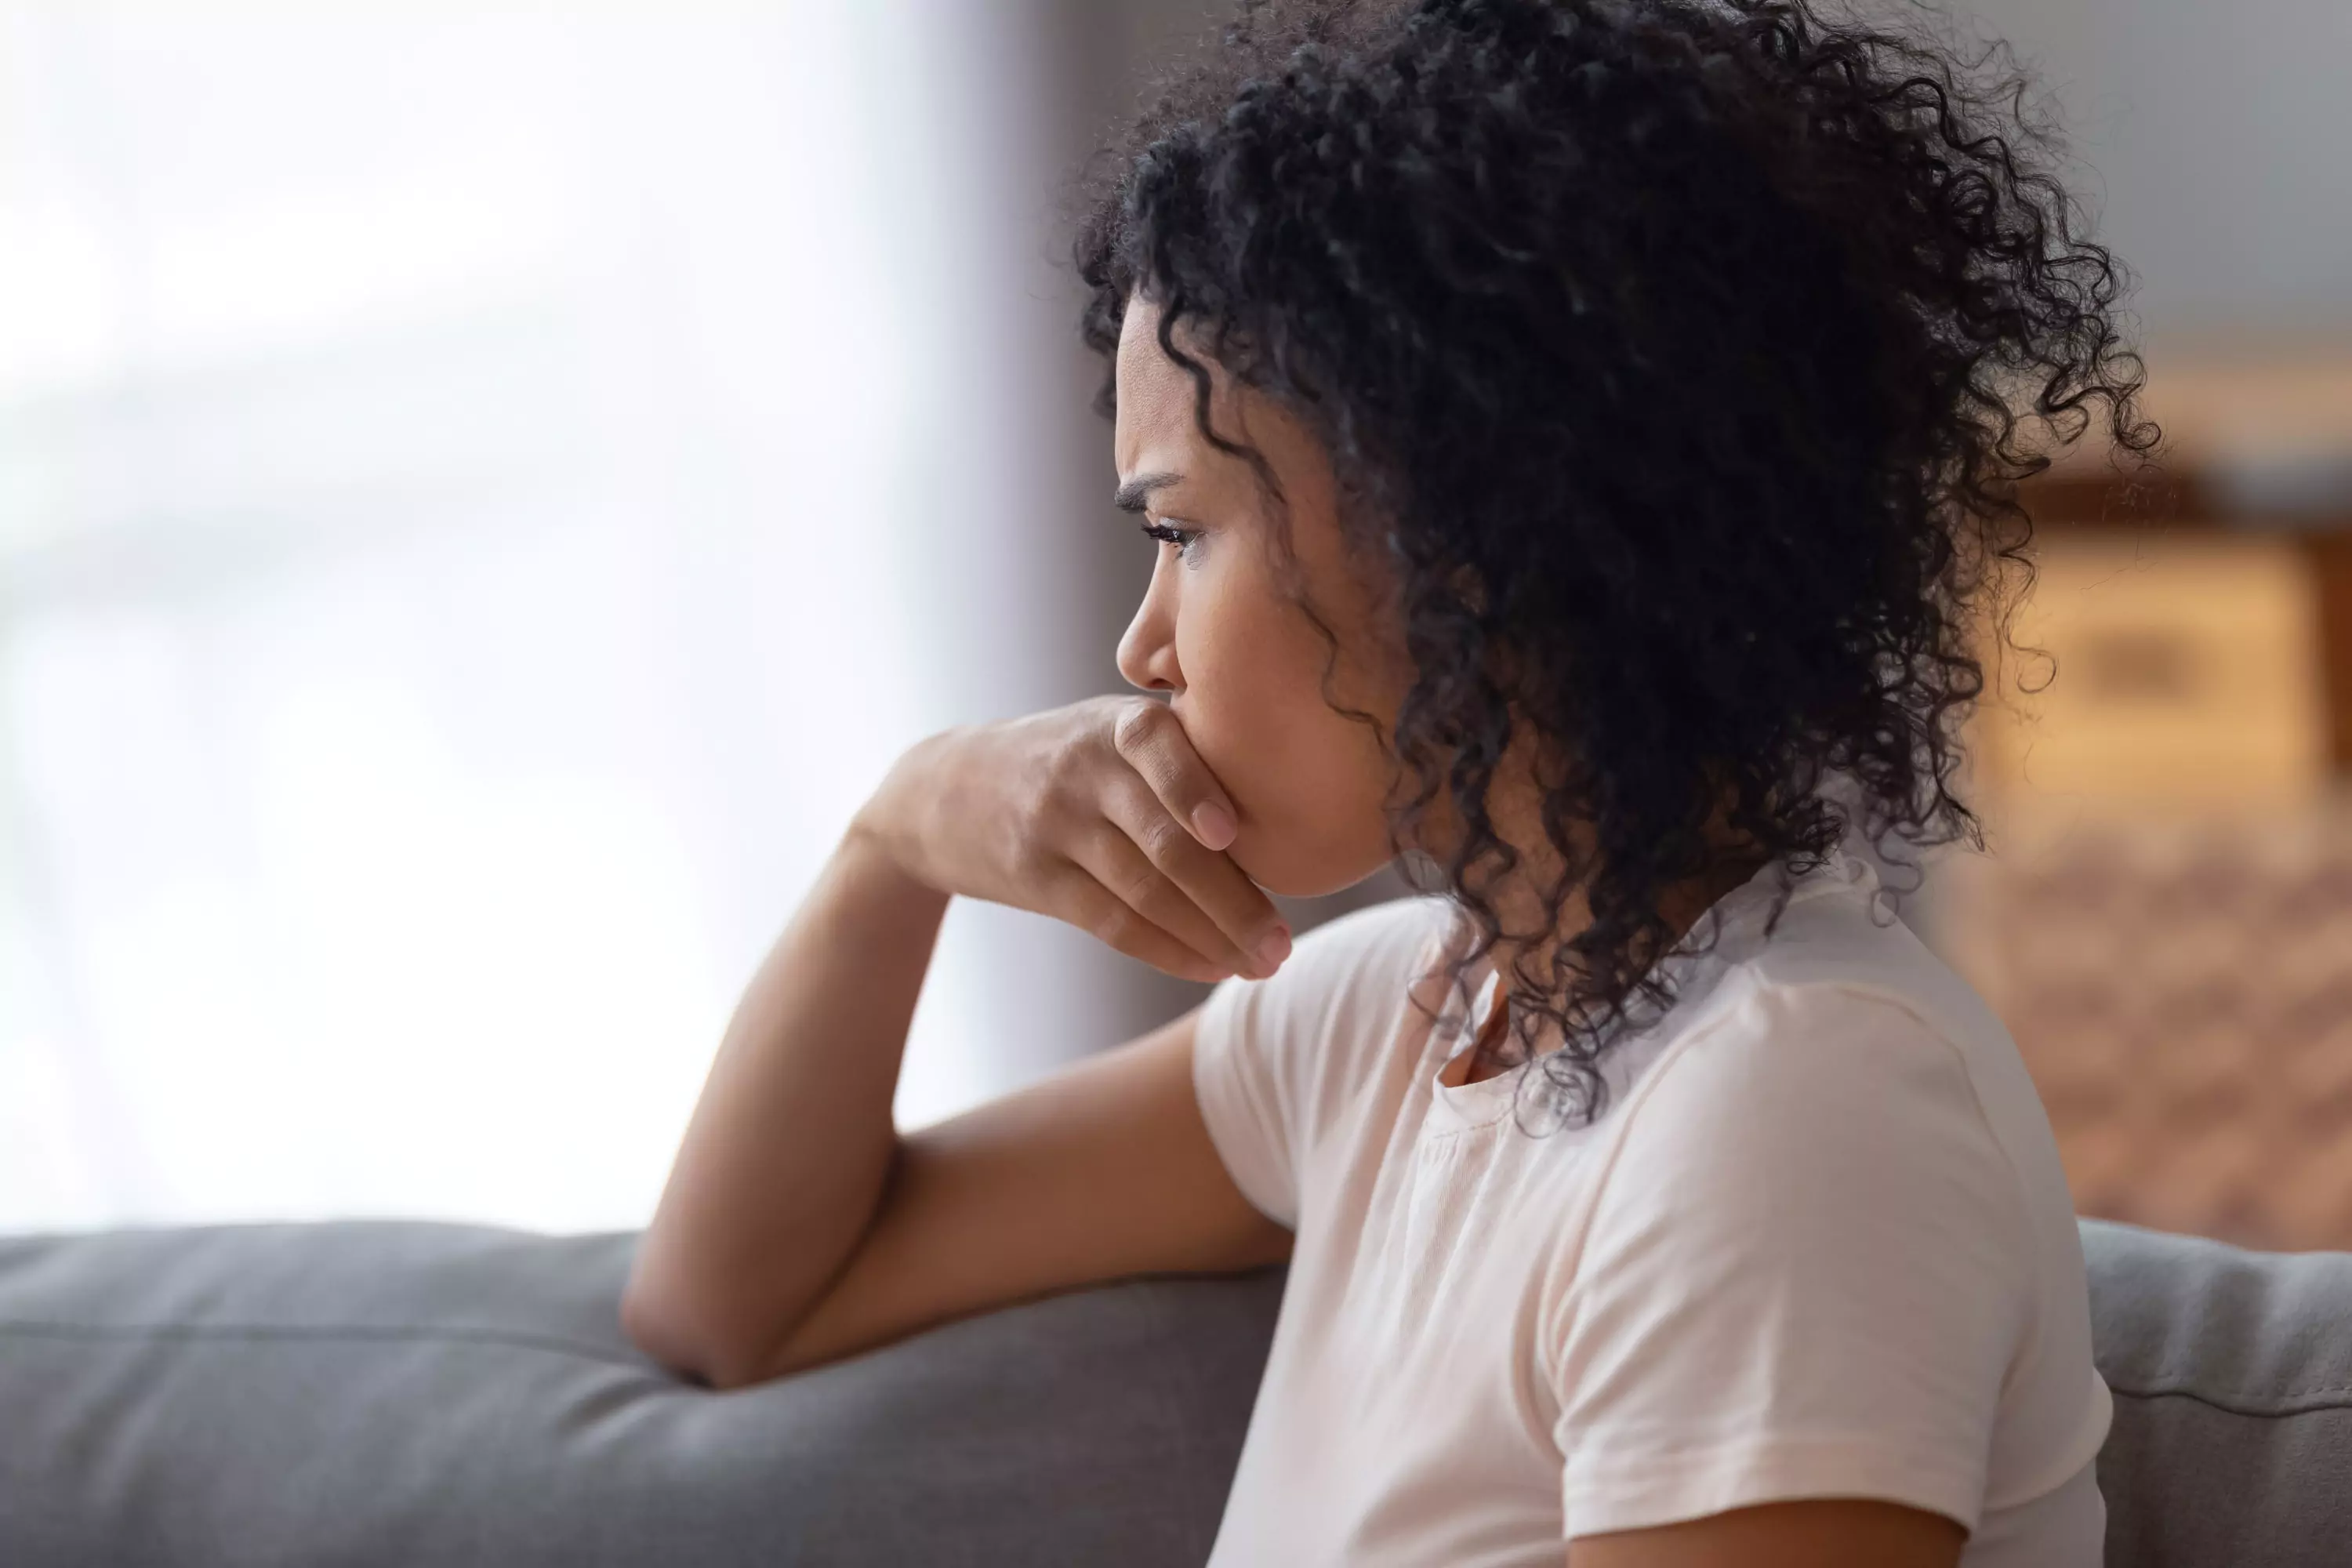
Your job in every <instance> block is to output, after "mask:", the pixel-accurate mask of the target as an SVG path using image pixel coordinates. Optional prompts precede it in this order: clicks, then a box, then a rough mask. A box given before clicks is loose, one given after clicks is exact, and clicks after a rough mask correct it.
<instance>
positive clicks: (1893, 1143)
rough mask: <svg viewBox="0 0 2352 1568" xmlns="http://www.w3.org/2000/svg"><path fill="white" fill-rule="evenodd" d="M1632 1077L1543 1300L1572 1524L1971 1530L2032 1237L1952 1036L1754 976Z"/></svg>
mask: <svg viewBox="0 0 2352 1568" xmlns="http://www.w3.org/2000/svg"><path fill="white" fill-rule="evenodd" d="M1640 1088H1641V1089H1642V1090H1643V1092H1640V1093H1638V1094H1636V1095H1634V1096H1633V1097H1632V1098H1631V1099H1629V1101H1628V1103H1627V1117H1628V1120H1627V1122H1626V1124H1625V1126H1624V1129H1623V1131H1622V1134H1621V1139H1620V1142H1618V1144H1617V1146H1616V1149H1615V1152H1614V1156H1613V1158H1612V1160H1611V1161H1610V1163H1609V1164H1608V1166H1607V1168H1606V1170H1605V1171H1604V1173H1603V1174H1602V1177H1601V1183H1602V1185H1601V1191H1600V1195H1599V1197H1598V1198H1597V1200H1596V1202H1595V1205H1594V1207H1593V1209H1592V1212H1591V1221H1590V1225H1589V1228H1588V1229H1587V1231H1586V1233H1585V1237H1584V1241H1583V1245H1582V1247H1581V1248H1580V1251H1579V1253H1578V1254H1577V1256H1576V1257H1575V1258H1574V1261H1573V1267H1572V1270H1571V1271H1570V1282H1569V1283H1568V1284H1567V1285H1566V1287H1565V1288H1563V1289H1561V1290H1560V1291H1559V1293H1558V1294H1557V1296H1556V1298H1555V1299H1554V1300H1551V1301H1550V1302H1549V1303H1548V1314H1547V1319H1546V1323H1547V1329H1546V1333H1545V1341H1544V1342H1545V1344H1546V1346H1547V1349H1548V1351H1549V1355H1548V1358H1547V1359H1548V1365H1547V1367H1546V1370H1545V1375H1546V1376H1547V1377H1549V1379H1550V1381H1551V1384H1552V1387H1553V1389H1554V1392H1555V1393H1556V1394H1558V1396H1559V1418H1558V1426H1557V1428H1556V1430H1555V1433H1554V1436H1555V1437H1556V1439H1557V1441H1558V1443H1559V1450H1560V1453H1561V1455H1562V1458H1563V1470H1562V1475H1561V1483H1560V1484H1561V1502H1562V1509H1563V1512H1564V1515H1565V1518H1566V1521H1567V1525H1568V1531H1569V1534H1570V1536H1571V1537H1573V1536H1576V1535H1584V1534H1595V1533H1600V1532H1602V1531H1616V1530H1633V1529H1641V1528H1644V1527H1648V1526H1652V1525H1659V1524H1667V1523H1672V1522H1674V1521H1679V1520H1685V1519H1696V1518H1699V1517H1702V1516H1704V1515H1707V1514H1711V1513H1719V1512H1722V1511H1725V1510H1729V1509H1734V1508H1741V1507H1746V1506H1748V1505H1751V1504H1757V1503H1763V1502H1770V1501H1776V1500H1789V1499H1796V1498H1807V1497H1853V1498H1874V1499H1881V1500H1887V1501H1892V1502H1898V1503H1904V1504H1908V1505H1910V1506H1912V1507H1915V1508H1920V1509H1925V1510H1929V1511H1931V1512H1935V1513H1939V1514H1943V1515H1945V1516H1947V1517H1948V1518H1951V1519H1954V1520H1957V1521H1958V1522H1959V1523H1960V1524H1961V1525H1962V1526H1963V1527H1964V1528H1966V1529H1968V1530H1969V1531H1971V1532H1973V1531H1975V1530H1976V1528H1977V1525H1978V1522H1979V1514H1980V1512H1981V1509H1982V1500H1983V1496H1984V1489H1985V1480H1986V1475H1987V1469H1988V1466H1989V1464H1990V1453H1991V1448H1992V1436H1993V1426H1994V1421H1995V1417H1996V1414H1997V1411H1998V1407H1999V1403H2000V1392H2001V1386H2002V1382H2003V1379H2004V1377H2005V1376H2006V1375H2007V1373H2008V1370H2009V1368H2010V1366H2011V1362H2012V1358H2013V1357H2014V1355H2015V1354H2016V1353H2017V1351H2018V1348H2019V1346H2020V1343H2021V1339H2022V1337H2023V1336H2025V1335H2026V1334H2028V1333H2029V1332H2030V1331H2031V1319H2032V1311H2033V1302H2034V1300H2036V1299H2037V1298H2036V1290H2035V1282H2034V1280H2033V1278H2032V1272H2033V1268H2034V1261H2033V1260H2034V1258H2035V1256H2036V1254H2035V1247H2034V1242H2033V1239H2032V1227H2031V1223H2030V1220H2029V1218H2028V1213H2027V1208H2026V1204H2025V1198H2024V1192H2023V1188H2022V1185H2021V1181H2020V1179H2019V1177H2018V1175H2017V1173H2016V1170H2015V1167H2014V1166H2013V1165H2012V1164H2011V1162H2010V1160H2009V1158H2008V1155H2007V1152H2006V1151H2005V1150H2003V1148H2002V1147H2001V1145H2000V1142H1999V1140H1998V1139H1997V1137H1996V1136H1995V1134H1994V1132H1993V1131H1992V1129H1991V1126H1990V1122H1989V1121H1987V1119H1986V1117H1985V1114H1984V1111H1983V1109H1982V1107H1981V1106H1980V1104H1979V1101H1978V1100H1977V1098H1976V1094H1975V1091H1974V1089H1973V1087H1972V1084H1971V1080H1970V1079H1969V1073H1968V1071H1967V1068H1966V1065H1965V1062H1964V1060H1963V1058H1961V1056H1960V1054H1959V1052H1958V1047H1955V1046H1953V1045H1952V1044H1950V1043H1949V1042H1948V1040H1947V1039H1946V1038H1945V1037H1943V1036H1942V1035H1941V1034H1940V1033H1938V1032H1937V1031H1936V1030H1935V1029H1934V1028H1932V1027H1931V1026H1929V1025H1927V1023H1926V1022H1924V1021H1923V1020H1922V1019H1921V1018H1920V1017H1919V1016H1917V1015H1916V1014H1914V1013H1913V1012H1912V1011H1911V1010H1910V1009H1909V1008H1908V1007H1907V1006H1906V1005H1904V1004H1903V1003H1901V1002H1900V1001H1898V1000H1895V998H1893V997H1891V996H1888V995H1885V994H1880V993H1876V992H1873V991H1871V990H1868V989H1866V988H1861V987H1852V986H1846V985H1843V984H1826V983H1815V984H1803V985H1795V986H1791V985H1785V984H1783V985H1771V984H1758V985H1757V987H1756V988H1755V989H1754V990H1753V991H1752V992H1751V993H1750V994H1749V995H1748V997H1747V998H1745V999H1744V1000H1742V1001H1741V1002H1740V1003H1739V1004H1738V1005H1736V1006H1735V1007H1732V1008H1730V1009H1727V1013H1726V1015H1725V1016H1723V1017H1722V1018H1721V1019H1720V1020H1718V1021H1717V1022H1716V1023H1714V1024H1713V1025H1711V1026H1709V1028H1708V1029H1707V1032H1706V1035H1705V1036H1704V1037H1696V1038H1693V1039H1692V1040H1689V1041H1686V1042H1685V1043H1684V1047H1683V1048H1682V1049H1681V1050H1680V1051H1678V1052H1676V1053H1675V1054H1672V1055H1670V1056H1668V1057H1667V1058H1664V1059H1662V1060H1661V1061H1660V1062H1659V1063H1658V1065H1657V1068H1656V1071H1655V1075H1654V1081H1651V1082H1648V1083H1646V1084H1643V1085H1641V1086H1640Z"/></svg>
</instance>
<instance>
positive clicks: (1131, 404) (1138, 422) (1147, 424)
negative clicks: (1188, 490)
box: [1111, 292, 1228, 474]
mask: <svg viewBox="0 0 2352 1568" xmlns="http://www.w3.org/2000/svg"><path fill="white" fill-rule="evenodd" d="M1183 325H1184V324H1183V323H1180V324H1179V327H1178V331H1177V333H1176V338H1177V343H1178V346H1179V347H1181V348H1182V349H1184V351H1185V352H1186V353H1192V354H1194V357H1195V358H1197V359H1199V360H1200V361H1201V363H1204V364H1207V365H1208V366H1209V370H1210V378H1211V383H1210V384H1211V388H1212V391H1213V395H1214V396H1215V398H1216V399H1217V405H1218V408H1219V410H1220V412H1221V413H1222V412H1223V409H1224V406H1225V405H1226V402H1227V399H1228V387H1227V384H1226V381H1225V378H1224V375H1223V373H1222V372H1221V371H1220V370H1219V369H1218V368H1217V366H1216V365H1215V364H1214V363H1213V362H1211V361H1209V360H1208V359H1207V358H1206V356H1203V355H1199V354H1197V353H1194V351H1193V349H1192V345H1191V344H1190V343H1188V342H1185V339H1186V337H1187V335H1188V334H1187V333H1186V332H1185V331H1183ZM1114 374H1116V376H1117V378H1118V409H1117V418H1116V421H1115V424H1116V430H1115V432H1114V434H1113V436H1112V440H1111V446H1112V454H1113V457H1114V458H1116V460H1117V462H1118V469H1119V472H1121V473H1122V474H1126V473H1132V472H1134V471H1136V470H1137V469H1138V468H1142V467H1146V466H1150V467H1161V466H1167V465H1166V463H1165V462H1164V461H1163V460H1165V459H1173V458H1175V457H1176V456H1177V455H1178V454H1180V453H1182V452H1186V451H1189V450H1190V449H1191V448H1192V446H1193V444H1194V443H1195V442H1196V441H1197V440H1198V439H1199V436H1198V431H1197V429H1196V427H1195V426H1194V424H1193V419H1192V402H1193V398H1194V395H1195V393H1194V384H1193V380H1192V373H1191V372H1190V371H1188V370H1186V369H1185V368H1184V367H1183V366H1181V365H1180V364H1178V363H1176V362H1175V361H1174V360H1172V359H1170V358H1169V357H1168V355H1167V353H1166V352H1165V351H1164V350H1162V349H1161V348H1160V310H1159V308H1158V307H1157V306H1154V305H1152V304H1150V303H1149V302H1147V301H1146V300H1144V298H1143V296H1142V294H1141V293H1140V292H1139V293H1137V294H1135V295H1134V296H1133V297H1131V298H1130V299H1129V300H1128V306H1127V314H1126V317H1125V318H1124V319H1123V320H1122V321H1121V322H1120V323H1119V332H1118V363H1117V366H1116V367H1115V373H1114ZM1220 428H1223V422H1222V421H1221V423H1220Z"/></svg>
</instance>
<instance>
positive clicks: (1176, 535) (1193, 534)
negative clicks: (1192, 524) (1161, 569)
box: [1143, 522, 1201, 554]
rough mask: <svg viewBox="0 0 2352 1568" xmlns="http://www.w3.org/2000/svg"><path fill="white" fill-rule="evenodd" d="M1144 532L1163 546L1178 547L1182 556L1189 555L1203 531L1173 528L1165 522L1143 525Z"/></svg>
mask: <svg viewBox="0 0 2352 1568" xmlns="http://www.w3.org/2000/svg"><path fill="white" fill-rule="evenodd" d="M1143 531H1144V532H1146V533H1148V534H1150V536H1151V537H1152V538H1154V539H1156V540H1158V541H1160V543H1162V544H1172V545H1174V546H1176V549H1177V552H1178V553H1180V554H1183V553H1189V552H1191V550H1192V542H1193V541H1194V540H1196V539H1198V538H1200V537H1201V531H1200V530H1198V529H1195V528H1171V527H1169V526H1168V525H1167V524H1166V523H1164V522H1147V523H1145V524H1144V525H1143Z"/></svg>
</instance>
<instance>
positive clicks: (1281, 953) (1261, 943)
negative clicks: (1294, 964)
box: [1250, 926, 1290, 969]
mask: <svg viewBox="0 0 2352 1568" xmlns="http://www.w3.org/2000/svg"><path fill="white" fill-rule="evenodd" d="M1250 953H1251V956H1253V957H1255V959H1256V960H1257V962H1258V965H1259V967H1261V968H1264V969H1273V968H1276V967H1277V966H1279V965H1280V964H1281V963H1282V961H1283V960H1284V959H1286V958H1288V957H1289V956H1290V929H1289V928H1288V927H1287V926H1276V927H1275V928H1274V929H1273V930H1272V931H1268V932H1266V933H1265V935H1264V936H1262V937H1260V938H1258V939H1257V945H1256V946H1255V947H1254V948H1252V949H1250Z"/></svg>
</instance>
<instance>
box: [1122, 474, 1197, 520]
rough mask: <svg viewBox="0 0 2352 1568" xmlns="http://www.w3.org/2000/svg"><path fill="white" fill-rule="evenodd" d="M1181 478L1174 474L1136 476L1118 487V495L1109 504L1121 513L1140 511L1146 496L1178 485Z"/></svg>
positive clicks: (1179, 475) (1181, 476)
mask: <svg viewBox="0 0 2352 1568" xmlns="http://www.w3.org/2000/svg"><path fill="white" fill-rule="evenodd" d="M1183 478H1184V476H1183V475H1181V474H1176V473H1157V474H1138V475H1136V476H1135V478H1133V479H1129V480H1128V481H1127V483H1125V484H1123V485H1121V486H1119V487H1118V494H1117V495H1115V496H1113V497H1111V498H1110V504H1111V505H1113V506H1115V507H1117V508H1118V510H1121V511H1141V510H1143V500H1144V498H1145V497H1146V496H1148V495H1150V493H1151V492H1152V491H1154V490H1157V489H1166V488H1167V487H1169V486H1170V485H1172V484H1176V483H1179V482H1180V481H1181V480H1182V479H1183Z"/></svg>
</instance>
